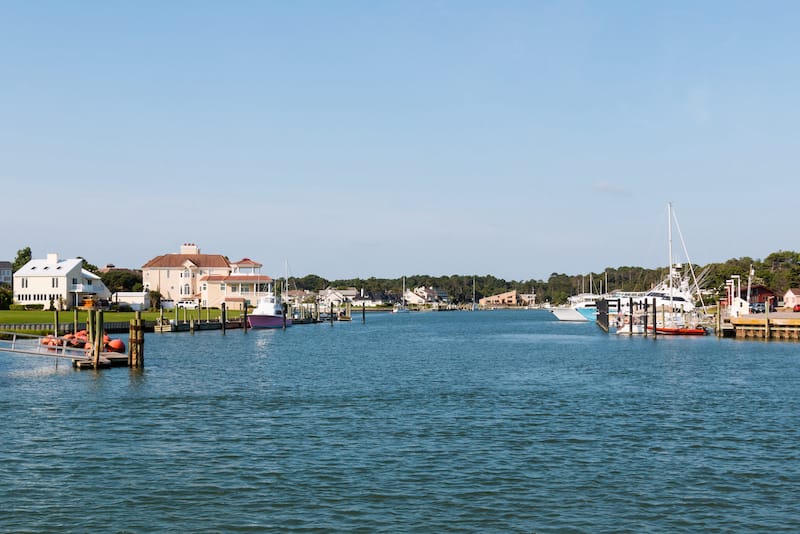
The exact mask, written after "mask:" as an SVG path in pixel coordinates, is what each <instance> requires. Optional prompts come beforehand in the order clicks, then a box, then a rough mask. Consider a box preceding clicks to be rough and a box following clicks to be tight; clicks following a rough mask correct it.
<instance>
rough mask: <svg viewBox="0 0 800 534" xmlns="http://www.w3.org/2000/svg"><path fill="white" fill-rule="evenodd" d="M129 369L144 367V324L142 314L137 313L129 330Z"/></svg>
mask: <svg viewBox="0 0 800 534" xmlns="http://www.w3.org/2000/svg"><path fill="white" fill-rule="evenodd" d="M128 332H129V335H128V345H129V347H128V367H134V368H139V369H141V368H142V367H144V322H143V321H142V312H139V311H137V312H136V316H135V318H134V319H131V322H130V327H129V329H128Z"/></svg>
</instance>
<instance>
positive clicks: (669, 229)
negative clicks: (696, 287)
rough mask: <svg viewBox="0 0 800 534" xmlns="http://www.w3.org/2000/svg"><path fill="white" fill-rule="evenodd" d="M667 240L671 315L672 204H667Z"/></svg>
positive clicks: (672, 306) (672, 308)
mask: <svg viewBox="0 0 800 534" xmlns="http://www.w3.org/2000/svg"><path fill="white" fill-rule="evenodd" d="M667 239H668V241H669V306H670V314H671V313H672V312H673V311H674V305H673V303H672V202H668V203H667Z"/></svg>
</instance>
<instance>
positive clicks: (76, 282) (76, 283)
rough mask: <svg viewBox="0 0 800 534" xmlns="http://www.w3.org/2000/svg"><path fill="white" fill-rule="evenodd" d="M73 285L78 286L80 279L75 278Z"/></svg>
mask: <svg viewBox="0 0 800 534" xmlns="http://www.w3.org/2000/svg"><path fill="white" fill-rule="evenodd" d="M72 285H74V286H76V285H78V279H77V278H73V279H72Z"/></svg>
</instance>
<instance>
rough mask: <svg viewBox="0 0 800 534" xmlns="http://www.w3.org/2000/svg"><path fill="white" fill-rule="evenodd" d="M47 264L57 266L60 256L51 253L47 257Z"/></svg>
mask: <svg viewBox="0 0 800 534" xmlns="http://www.w3.org/2000/svg"><path fill="white" fill-rule="evenodd" d="M47 263H48V265H55V264H57V263H58V254H55V253H53V252H50V253H49V254H48V255H47Z"/></svg>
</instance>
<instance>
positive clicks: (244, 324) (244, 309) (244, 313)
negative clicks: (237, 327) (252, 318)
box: [242, 302, 247, 334]
mask: <svg viewBox="0 0 800 534" xmlns="http://www.w3.org/2000/svg"><path fill="white" fill-rule="evenodd" d="M242 330H244V333H245V334H246V333H247V303H246V302H245V303H244V306H243V307H242Z"/></svg>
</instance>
